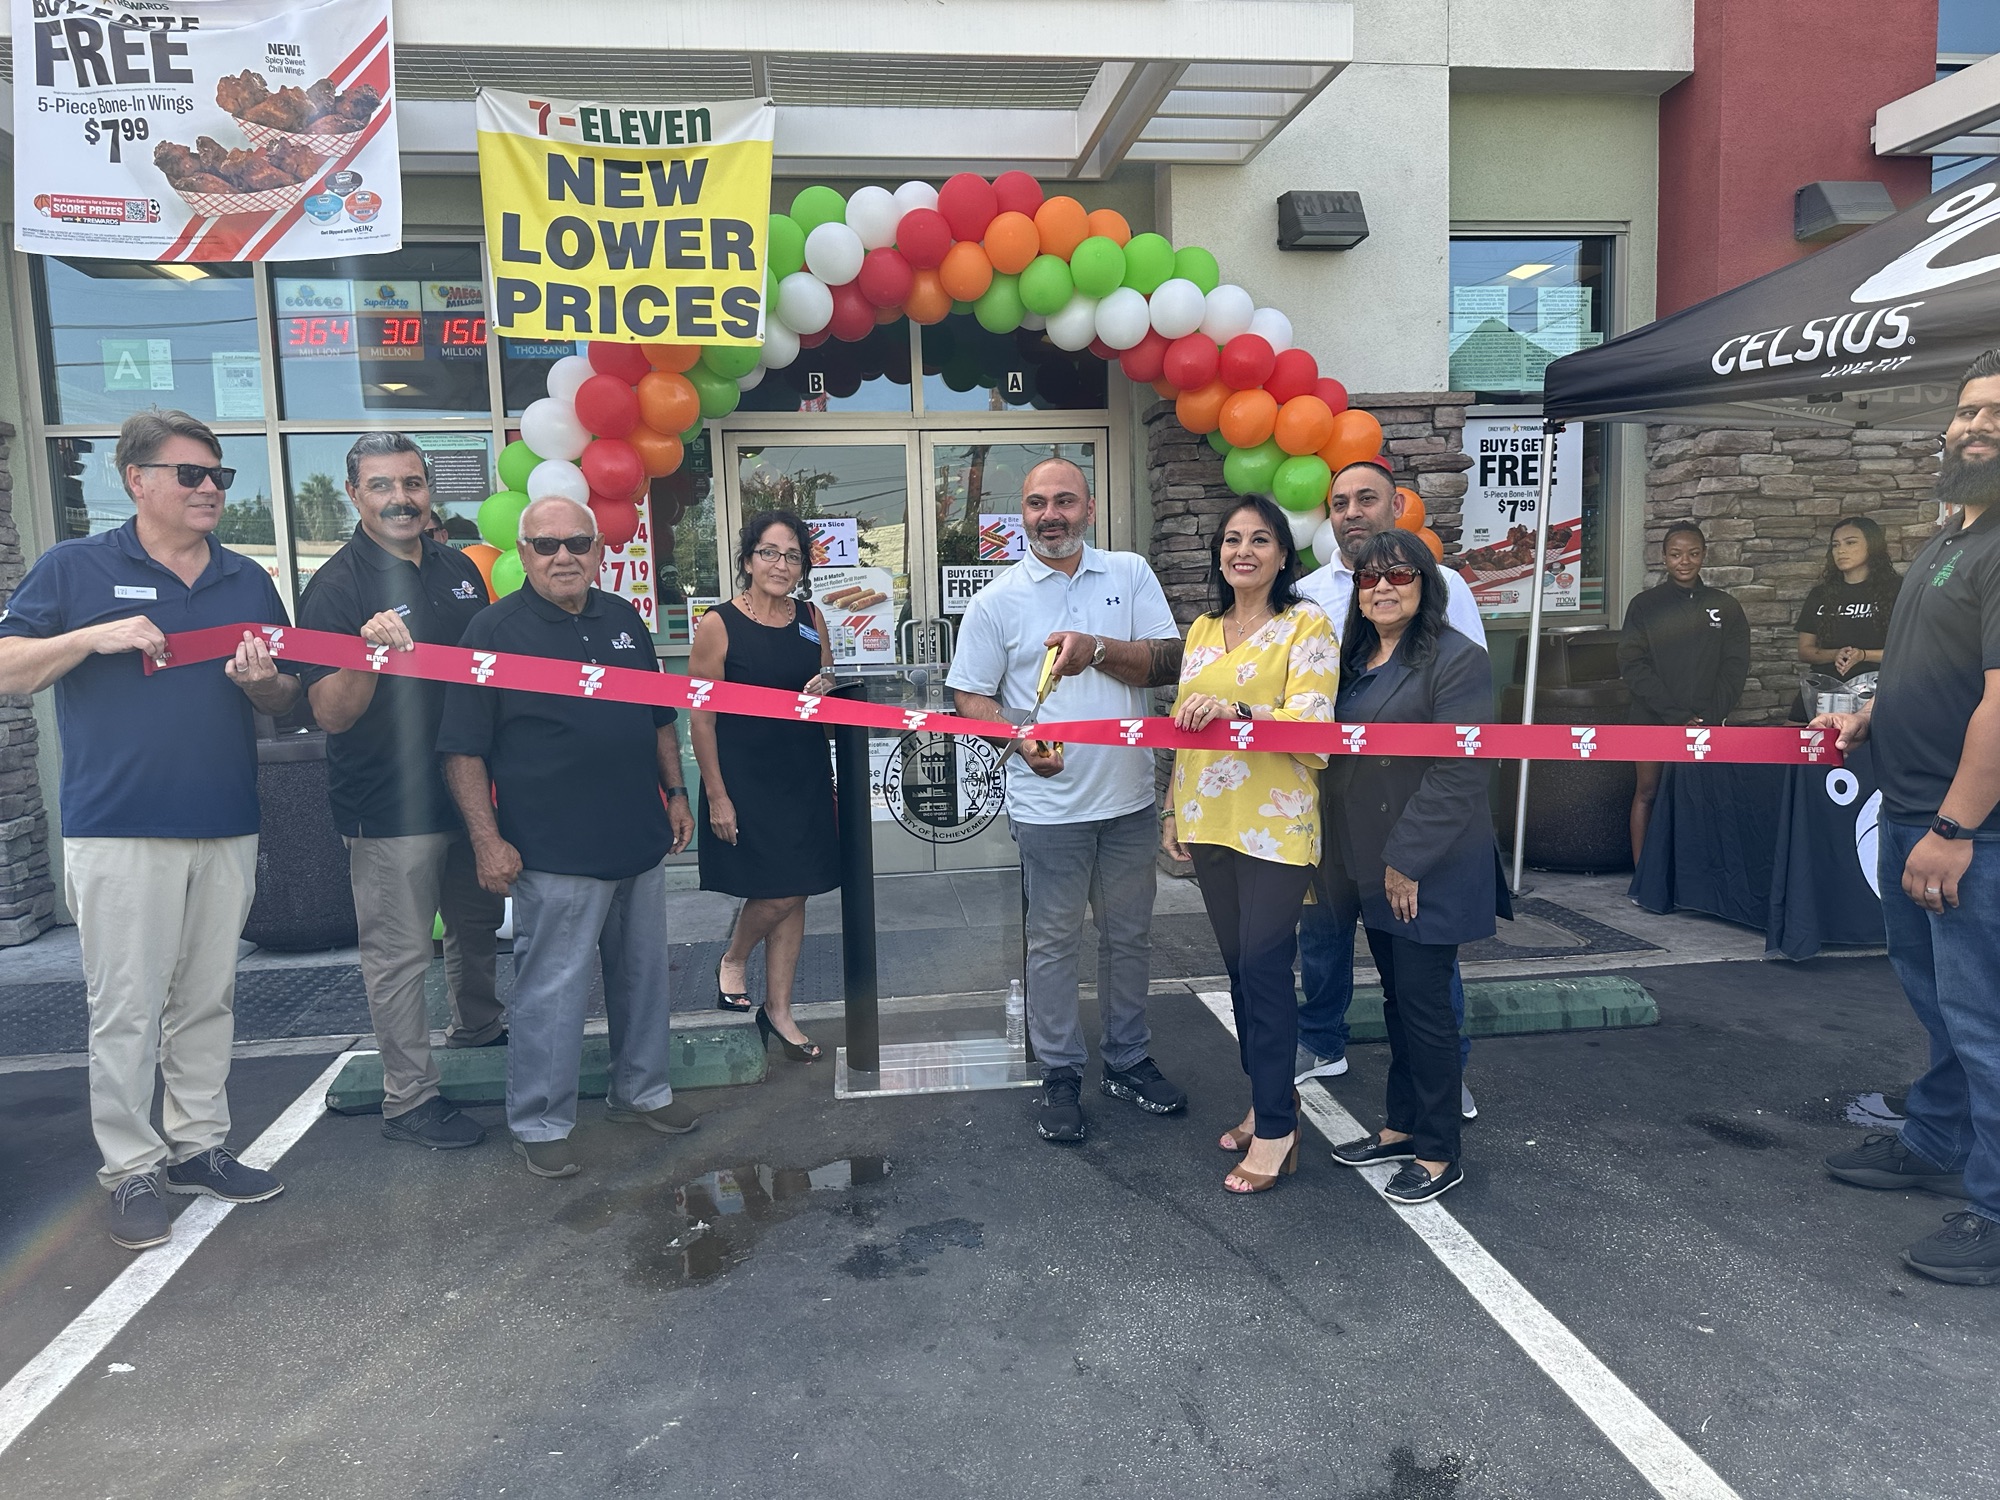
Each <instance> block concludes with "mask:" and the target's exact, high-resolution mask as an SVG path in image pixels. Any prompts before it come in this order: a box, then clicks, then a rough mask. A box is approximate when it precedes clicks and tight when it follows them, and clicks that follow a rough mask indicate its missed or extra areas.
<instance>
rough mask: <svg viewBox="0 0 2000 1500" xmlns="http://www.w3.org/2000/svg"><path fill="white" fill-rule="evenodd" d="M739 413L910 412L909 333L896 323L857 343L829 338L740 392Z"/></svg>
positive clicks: (876, 330) (879, 327) (880, 326)
mask: <svg viewBox="0 0 2000 1500" xmlns="http://www.w3.org/2000/svg"><path fill="white" fill-rule="evenodd" d="M737 409H738V410H739V411H884V412H891V411H902V412H906V411H908V410H909V409H910V332H909V326H908V325H907V324H905V323H904V322H902V321H901V320H900V319H898V320H897V321H896V322H894V323H882V324H878V325H876V328H875V331H874V332H873V333H871V334H869V335H868V337H867V338H865V339H862V340H860V341H859V342H858V343H853V344H844V343H842V342H840V340H838V339H831V338H830V339H828V340H827V341H826V342H825V343H823V344H821V345H819V346H818V347H817V348H813V349H801V350H799V357H798V358H797V359H795V360H793V361H792V362H791V363H790V364H789V365H787V366H785V368H784V369H782V370H767V371H766V372H765V374H764V378H763V379H762V380H761V381H759V382H758V383H757V384H756V385H755V386H753V387H751V389H749V390H747V391H745V392H744V393H743V404H742V405H741V406H740V407H738V408H737Z"/></svg>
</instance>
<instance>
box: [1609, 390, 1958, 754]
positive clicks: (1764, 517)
mask: <svg viewBox="0 0 2000 1500" xmlns="http://www.w3.org/2000/svg"><path fill="white" fill-rule="evenodd" d="M1937 459H1938V440H1937V434H1936V433H1934V432H1903V431H1888V430H1880V431H1872V430H1862V431H1854V432H1833V431H1829V430H1828V429H1826V428H1823V427H1779V428H1775V429H1769V428H1766V429H1742V428H1719V427H1711V428H1702V427H1691V426H1657V427H1652V428H1649V429H1648V430H1647V445H1646V563H1647V567H1648V569H1649V571H1648V572H1647V574H1646V586H1647V587H1651V586H1652V585H1653V584H1656V583H1658V582H1659V581H1660V576H1661V575H1660V572H1659V556H1660V543H1661V541H1662V540H1663V539H1664V537H1665V535H1666V529H1667V525H1668V523H1669V522H1672V521H1680V520H1692V521H1694V522H1696V523H1697V524H1698V525H1700V527H1701V528H1702V530H1703V532H1704V533H1706V535H1707V537H1708V566H1707V567H1706V568H1705V569H1704V570H1703V573H1702V576H1703V577H1704V578H1705V579H1706V580H1707V581H1708V582H1709V583H1711V584H1713V585H1714V586H1715V587H1717V588H1720V589H1726V590H1727V591H1728V592H1729V593H1731V594H1734V595H1735V596H1736V598H1737V600H1738V601H1739V602H1740V603H1741V604H1742V605H1743V612H1744V613H1745V614H1746V615H1747V616H1748V617H1749V620H1750V679H1749V683H1748V685H1747V686H1746V687H1745V689H1744V692H1743V701H1742V703H1741V705H1740V706H1739V707H1738V709H1737V712H1736V714H1735V715H1734V716H1733V717H1734V718H1735V719H1736V721H1737V722H1740V723H1781V722H1783V721H1784V719H1785V716H1786V714H1787V712H1788V711H1789V710H1790V707H1791V704H1792V699H1793V696H1794V694H1796V693H1797V691H1798V685H1799V672H1800V670H1801V669H1802V667H1803V663H1801V662H1800V661H1799V659H1798V635H1797V633H1796V632H1795V631H1794V630H1793V628H1792V627H1793V624H1794V622H1796V620H1797V619H1798V613H1799V606H1800V605H1801V604H1803V603H1804V602H1805V596H1806V594H1807V593H1808V592H1809V591H1810V590H1811V588H1812V586H1813V584H1814V583H1815V582H1816V581H1818V579H1819V576H1820V573H1821V571H1822V569H1823V568H1824V567H1825V563H1826V545H1827V539H1828V536H1829V534H1830V533H1831V532H1832V530H1833V526H1834V523H1835V522H1836V521H1837V520H1839V519H1840V517H1842V516H1849V515H1865V516H1872V517H1873V518H1874V519H1875V520H1876V521H1877V522H1879V523H1880V524H1881V526H1882V529H1883V530H1884V531H1885V532H1886V533H1887V534H1888V540H1889V553H1890V556H1891V557H1892V558H1894V559H1895V561H1896V563H1897V565H1898V567H1899V568H1900V567H1902V566H1903V565H1904V564H1906V563H1907V562H1908V561H1909V560H1910V559H1911V558H1912V557H1915V556H1916V554H1917V553H1918V552H1919V551H1920V550H1922V548H1923V545H1924V543H1925V542H1926V541H1927V540H1928V539H1929V538H1930V536H1931V533H1932V532H1933V531H1934V530H1935V528H1936V521H1937V507H1936V505H1935V504H1934V503H1933V502H1932V500H1931V487H1932V484H1933V482H1934V480H1935V478H1936V475H1937Z"/></svg>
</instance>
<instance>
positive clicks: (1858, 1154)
mask: <svg viewBox="0 0 2000 1500" xmlns="http://www.w3.org/2000/svg"><path fill="white" fill-rule="evenodd" d="M1826 1169H1827V1171H1829V1172H1831V1173H1832V1174H1833V1175H1834V1176H1835V1177H1838V1178H1839V1179H1840V1180H1841V1181H1842V1182H1851V1183H1853V1184H1854V1185H1855V1186H1856V1187H1865V1188H1888V1189H1896V1188H1922V1189H1924V1190H1925V1191H1926V1192H1932V1193H1943V1194H1944V1195H1945V1196H1946V1197H1949V1198H1963V1197H1964V1196H1965V1175H1964V1174H1963V1173H1961V1172H1947V1171H1946V1170H1945V1169H1944V1168H1943V1167H1941V1166H1939V1165H1938V1164H1937V1163H1936V1162H1934V1161H1931V1160H1929V1159H1927V1158H1925V1157H1922V1156H1919V1155H1917V1153H1916V1152H1914V1151H1912V1150H1911V1149H1910V1148H1909V1147H1908V1146H1905V1145H1904V1144H1903V1138H1902V1137H1901V1136H1900V1135H1893V1134H1889V1133H1886V1132H1883V1133H1878V1134H1875V1135H1869V1136H1864V1137H1862V1140H1861V1144H1860V1145H1858V1146H1855V1147H1853V1148H1852V1149H1851V1150H1847V1151H1836V1152H1834V1153H1833V1155H1831V1156H1829V1157H1828V1158H1827V1159H1826Z"/></svg>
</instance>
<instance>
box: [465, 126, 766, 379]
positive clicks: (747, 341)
mask: <svg viewBox="0 0 2000 1500" xmlns="http://www.w3.org/2000/svg"><path fill="white" fill-rule="evenodd" d="M478 120H479V191H480V196H481V197H482V199H483V200H484V202H485V209H486V244H487V255H488V258H489V260H490V263H491V266H492V278H493V288H492V290H493V296H492V299H491V303H490V306H491V309H492V311H491V315H490V316H491V321H492V328H493V332H495V333H496V334H500V335H502V336H504V337H507V338H519V339H579V338H588V339H606V340H610V341H612V342H614V343H622V344H655V343H671V344H739V345H747V346H751V347H755V346H756V345H758V344H761V343H762V342H763V341H764V255H765V252H766V250H767V248H768V246H767V244H766V240H767V237H768V235H769V233H770V220H771V137H772V132H773V129H774V127H775V125H776V121H777V110H776V109H775V108H773V107H772V105H771V102H770V101H769V100H768V99H732V100H726V101H724V102H722V103H719V104H695V105H672V106H665V105H661V106H655V105H634V104H618V103H597V102H593V101H589V100H576V99H543V98H534V97H531V96H529V95H527V94H514V93H508V92H506V91H504V90H501V89H481V90H480V91H479V112H478Z"/></svg>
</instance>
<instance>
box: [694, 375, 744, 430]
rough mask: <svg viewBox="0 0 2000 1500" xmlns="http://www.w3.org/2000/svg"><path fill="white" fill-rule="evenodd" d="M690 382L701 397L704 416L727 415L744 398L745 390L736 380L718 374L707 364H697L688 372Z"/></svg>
mask: <svg viewBox="0 0 2000 1500" xmlns="http://www.w3.org/2000/svg"><path fill="white" fill-rule="evenodd" d="M687 378H688V383H689V384H690V385H692V386H693V387H694V391H695V394H696V395H697V396H699V397H701V414H702V415H703V416H704V417H711V418H712V417H726V416H728V415H729V414H730V413H731V412H733V411H735V410H736V403H737V402H739V401H741V400H742V399H743V392H742V390H741V388H739V387H738V386H737V384H736V382H735V381H733V380H731V379H730V378H729V377H728V376H727V375H718V374H716V373H715V371H713V370H711V369H710V368H709V367H708V366H707V365H704V364H697V365H696V366H695V367H694V368H693V369H691V370H689V371H688V372H687Z"/></svg>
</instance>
